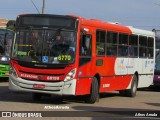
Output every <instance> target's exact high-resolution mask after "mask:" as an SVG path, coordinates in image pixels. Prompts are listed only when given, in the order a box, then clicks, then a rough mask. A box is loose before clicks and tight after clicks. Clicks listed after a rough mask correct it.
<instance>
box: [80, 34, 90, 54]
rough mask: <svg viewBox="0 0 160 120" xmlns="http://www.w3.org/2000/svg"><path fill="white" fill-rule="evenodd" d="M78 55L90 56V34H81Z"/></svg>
mask: <svg viewBox="0 0 160 120" xmlns="http://www.w3.org/2000/svg"><path fill="white" fill-rule="evenodd" d="M80 56H91V35H82V38H81V42H80Z"/></svg>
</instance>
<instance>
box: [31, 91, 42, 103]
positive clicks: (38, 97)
mask: <svg viewBox="0 0 160 120" xmlns="http://www.w3.org/2000/svg"><path fill="white" fill-rule="evenodd" d="M41 98H42V94H41V93H32V99H33V100H35V101H39V100H41Z"/></svg>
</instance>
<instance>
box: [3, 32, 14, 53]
mask: <svg viewBox="0 0 160 120" xmlns="http://www.w3.org/2000/svg"><path fill="white" fill-rule="evenodd" d="M13 36H14V32H13V31H11V30H7V29H0V56H9V54H10V48H11V44H12V40H13Z"/></svg>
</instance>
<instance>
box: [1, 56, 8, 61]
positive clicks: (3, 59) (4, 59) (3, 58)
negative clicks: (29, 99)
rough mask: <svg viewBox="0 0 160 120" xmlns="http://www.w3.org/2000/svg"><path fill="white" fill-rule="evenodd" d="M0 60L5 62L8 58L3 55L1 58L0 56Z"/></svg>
mask: <svg viewBox="0 0 160 120" xmlns="http://www.w3.org/2000/svg"><path fill="white" fill-rule="evenodd" d="M0 61H4V62H6V61H8V58H7V57H5V56H3V57H1V58H0Z"/></svg>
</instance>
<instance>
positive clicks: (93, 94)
mask: <svg viewBox="0 0 160 120" xmlns="http://www.w3.org/2000/svg"><path fill="white" fill-rule="evenodd" d="M98 100H99V87H98V80H97V78H96V77H94V78H93V80H92V85H91V90H90V94H89V95H87V96H86V98H85V102H86V103H91V104H93V103H95V102H96V101H98Z"/></svg>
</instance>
